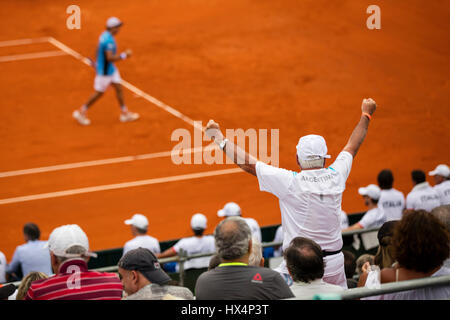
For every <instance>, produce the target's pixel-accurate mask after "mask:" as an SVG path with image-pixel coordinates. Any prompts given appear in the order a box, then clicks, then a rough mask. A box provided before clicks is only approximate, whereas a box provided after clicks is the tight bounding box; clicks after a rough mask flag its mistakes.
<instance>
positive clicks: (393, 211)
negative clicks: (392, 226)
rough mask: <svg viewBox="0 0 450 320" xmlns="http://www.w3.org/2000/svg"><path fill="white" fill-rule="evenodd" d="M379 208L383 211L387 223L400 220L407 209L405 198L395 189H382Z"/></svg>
mask: <svg viewBox="0 0 450 320" xmlns="http://www.w3.org/2000/svg"><path fill="white" fill-rule="evenodd" d="M378 206H379V207H380V208H382V209H383V211H384V214H385V215H386V221H391V220H400V219H401V218H402V216H403V209H404V208H405V196H404V195H403V193H402V192H400V191H398V190H396V189H394V188H392V189H382V190H381V193H380V199H379V200H378Z"/></svg>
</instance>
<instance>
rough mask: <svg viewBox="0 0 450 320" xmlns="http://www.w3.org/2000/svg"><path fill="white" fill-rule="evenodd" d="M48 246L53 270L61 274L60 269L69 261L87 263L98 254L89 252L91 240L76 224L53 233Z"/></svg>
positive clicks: (62, 227) (60, 228)
mask: <svg viewBox="0 0 450 320" xmlns="http://www.w3.org/2000/svg"><path fill="white" fill-rule="evenodd" d="M47 246H48V248H49V250H50V258H51V263H52V269H53V272H54V273H55V274H57V273H59V267H60V266H61V265H62V264H63V263H64V262H65V261H66V260H69V259H73V258H78V259H83V260H84V261H85V262H86V263H87V262H88V261H89V259H90V258H91V257H96V256H97V254H95V253H93V252H90V251H89V240H88V237H87V235H86V233H84V231H83V230H82V229H81V228H80V227H79V226H78V225H76V224H71V225H64V226H61V227H58V228H56V229H54V230H53V231H52V233H51V234H50V237H49V238H48V243H47Z"/></svg>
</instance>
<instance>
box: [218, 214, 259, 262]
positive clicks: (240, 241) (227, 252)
mask: <svg viewBox="0 0 450 320" xmlns="http://www.w3.org/2000/svg"><path fill="white" fill-rule="evenodd" d="M214 239H215V243H216V248H217V253H218V254H219V257H220V258H221V259H222V261H223V262H236V261H239V262H243V263H246V264H248V259H249V256H250V252H251V249H252V232H251V230H250V227H249V226H248V224H247V223H246V222H245V220H244V219H242V218H241V217H238V216H232V217H229V218H228V219H225V220H222V221H221V222H220V223H219V224H218V225H217V227H216V229H215V230H214Z"/></svg>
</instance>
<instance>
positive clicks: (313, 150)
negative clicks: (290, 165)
mask: <svg viewBox="0 0 450 320" xmlns="http://www.w3.org/2000/svg"><path fill="white" fill-rule="evenodd" d="M296 148H297V164H298V165H299V166H300V168H301V169H302V170H314V169H321V168H324V167H325V160H326V159H328V158H331V156H330V155H328V154H327V152H328V148H327V144H326V142H325V139H324V138H323V137H322V136H319V135H315V134H310V135H307V136H303V137H301V138H300V139H299V141H298V144H297V147H296Z"/></svg>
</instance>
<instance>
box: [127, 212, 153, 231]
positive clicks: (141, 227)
mask: <svg viewBox="0 0 450 320" xmlns="http://www.w3.org/2000/svg"><path fill="white" fill-rule="evenodd" d="M125 224H126V225H129V226H130V228H131V233H132V234H133V236H138V235H144V234H146V233H147V230H148V219H147V217H146V216H144V215H142V214H140V213H136V214H135V215H133V216H132V217H131V219H128V220H125Z"/></svg>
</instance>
